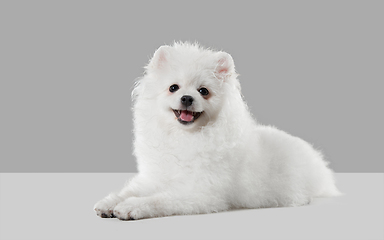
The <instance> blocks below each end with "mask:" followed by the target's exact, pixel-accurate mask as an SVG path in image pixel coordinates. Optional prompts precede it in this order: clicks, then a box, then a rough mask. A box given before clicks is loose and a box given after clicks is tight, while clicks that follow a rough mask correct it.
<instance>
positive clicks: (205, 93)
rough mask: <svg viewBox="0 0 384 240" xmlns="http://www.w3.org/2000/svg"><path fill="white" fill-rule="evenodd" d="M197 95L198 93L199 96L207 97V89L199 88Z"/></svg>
mask: <svg viewBox="0 0 384 240" xmlns="http://www.w3.org/2000/svg"><path fill="white" fill-rule="evenodd" d="M199 93H200V94H201V95H203V96H207V95H208V94H209V91H208V89H206V88H200V89H199Z"/></svg>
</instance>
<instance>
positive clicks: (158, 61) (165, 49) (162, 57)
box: [148, 45, 171, 70]
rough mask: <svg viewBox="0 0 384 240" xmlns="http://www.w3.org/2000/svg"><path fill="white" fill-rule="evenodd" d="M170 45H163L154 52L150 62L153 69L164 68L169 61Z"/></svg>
mask: <svg viewBox="0 0 384 240" xmlns="http://www.w3.org/2000/svg"><path fill="white" fill-rule="evenodd" d="M170 48H171V47H170V46H166V45H164V46H161V47H159V48H158V49H157V50H156V52H155V53H154V54H153V57H152V59H151V61H150V62H149V64H148V67H149V68H151V69H158V70H160V69H163V68H164V67H165V66H166V65H167V63H168V62H169V57H170Z"/></svg>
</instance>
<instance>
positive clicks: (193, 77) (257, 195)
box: [95, 43, 339, 220]
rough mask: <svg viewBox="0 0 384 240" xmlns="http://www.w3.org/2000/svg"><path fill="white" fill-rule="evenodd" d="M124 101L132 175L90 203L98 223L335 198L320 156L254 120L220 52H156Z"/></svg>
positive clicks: (178, 47)
mask: <svg viewBox="0 0 384 240" xmlns="http://www.w3.org/2000/svg"><path fill="white" fill-rule="evenodd" d="M132 96H133V99H134V109H133V111H134V134H135V139H134V155H135V156H136V158H137V164H138V170H139V173H138V174H137V175H136V176H135V177H134V178H133V179H131V180H130V182H129V183H127V184H126V186H125V187H124V188H123V189H122V190H121V191H120V192H119V193H118V194H110V195H108V196H107V197H106V198H104V199H102V200H101V201H99V202H98V203H96V205H95V211H96V213H97V215H99V216H101V217H117V218H119V219H122V220H129V219H142V218H150V217H162V216H169V215H176V214H199V213H212V212H219V211H225V210H228V209H233V208H261V207H286V206H300V205H304V204H308V203H309V202H310V201H311V199H312V198H313V197H322V196H335V195H339V191H338V190H337V188H336V186H335V182H334V177H333V172H332V170H330V169H329V168H328V167H327V163H326V162H325V161H324V160H323V156H322V154H321V153H319V152H318V151H316V150H315V149H314V148H313V147H312V146H311V145H310V144H308V143H307V142H305V141H303V140H302V139H300V138H297V137H294V136H291V135H289V134H287V133H285V132H283V131H281V130H278V129H276V128H274V127H268V126H262V125H259V124H257V123H256V122H255V120H254V119H253V118H252V116H251V114H250V112H249V110H248V108H247V105H246V103H245V102H244V101H243V99H242V95H241V92H240V84H239V81H238V79H237V74H236V72H235V67H234V63H233V59H232V57H231V56H230V55H229V54H228V53H225V52H214V51H212V50H209V49H203V48H201V47H200V46H199V45H197V44H189V43H175V44H174V45H173V46H162V47H160V48H159V49H158V50H157V51H156V52H155V54H154V56H153V58H152V59H151V60H150V62H149V64H148V66H147V67H146V72H145V75H144V77H143V78H141V79H140V80H139V81H138V82H137V84H136V86H135V88H134V90H133V93H132Z"/></svg>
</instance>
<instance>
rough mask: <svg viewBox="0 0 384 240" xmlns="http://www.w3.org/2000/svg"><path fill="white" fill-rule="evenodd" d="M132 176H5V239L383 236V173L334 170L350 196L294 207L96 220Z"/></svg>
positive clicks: (0, 201) (1, 220)
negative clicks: (103, 202)
mask: <svg viewBox="0 0 384 240" xmlns="http://www.w3.org/2000/svg"><path fill="white" fill-rule="evenodd" d="M132 176H133V174H132V173H125V174H123V173H1V174H0V239H1V240H12V239H22V240H30V239H39V240H44V239H47V240H56V239H68V240H70V239H92V240H97V239H135V240H136V239H167V240H171V239H178V240H181V239H199V240H202V239H235V240H238V239H239V240H240V239H263V240H264V239H295V240H299V239H303V240H304V239H305V240H310V239H322V240H323V239H346V240H353V239H358V240H373V239H381V240H383V239H384V207H383V206H384V173H337V174H336V178H337V185H338V187H339V189H340V190H341V191H342V192H344V193H345V195H344V196H342V197H337V198H319V199H315V201H313V202H312V203H311V204H310V205H308V206H303V207H295V208H268V209H250V210H238V211H231V212H223V213H216V214H204V215H193V216H172V217H164V218H156V219H145V220H139V221H120V220H118V219H106V218H99V217H97V216H96V214H95V213H94V211H93V205H94V204H95V203H96V202H97V201H98V200H99V199H101V198H102V197H104V196H105V195H107V194H108V193H109V192H112V191H117V190H119V188H120V187H122V186H123V184H124V182H125V181H126V180H127V179H128V178H130V177H132Z"/></svg>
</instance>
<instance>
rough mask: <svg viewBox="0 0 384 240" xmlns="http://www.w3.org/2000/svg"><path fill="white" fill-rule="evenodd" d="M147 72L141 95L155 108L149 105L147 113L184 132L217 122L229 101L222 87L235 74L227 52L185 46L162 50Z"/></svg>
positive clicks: (157, 53)
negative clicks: (149, 100) (223, 107)
mask: <svg viewBox="0 0 384 240" xmlns="http://www.w3.org/2000/svg"><path fill="white" fill-rule="evenodd" d="M146 69H147V70H146V76H147V77H144V79H142V81H143V82H142V83H140V85H141V84H144V87H143V89H141V91H140V95H142V97H145V98H147V99H152V100H154V101H153V104H154V105H156V107H155V106H148V111H155V112H156V114H155V115H156V117H157V118H158V120H160V121H165V122H166V123H167V124H171V125H177V126H180V127H182V128H185V129H195V128H198V127H202V126H206V125H207V124H208V123H209V122H212V121H215V119H216V118H217V116H218V114H219V112H220V110H221V109H222V106H223V101H227V100H226V97H225V96H226V92H225V91H226V90H225V88H224V87H223V86H224V85H225V82H226V81H227V80H228V79H229V78H230V77H231V75H232V76H234V75H235V70H234V63H233V59H232V57H231V56H230V55H229V54H228V53H225V52H213V51H211V50H207V49H203V48H201V47H199V46H198V45H197V44H186V43H175V45H174V46H162V47H160V48H159V49H158V50H157V51H156V52H155V54H154V56H153V58H152V59H151V61H150V63H149V64H148V66H147V67H146ZM149 109H151V110H149Z"/></svg>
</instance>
